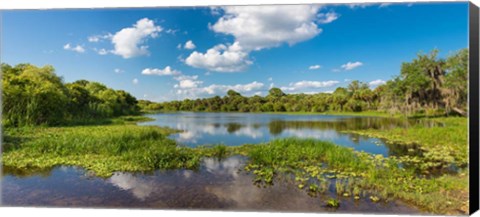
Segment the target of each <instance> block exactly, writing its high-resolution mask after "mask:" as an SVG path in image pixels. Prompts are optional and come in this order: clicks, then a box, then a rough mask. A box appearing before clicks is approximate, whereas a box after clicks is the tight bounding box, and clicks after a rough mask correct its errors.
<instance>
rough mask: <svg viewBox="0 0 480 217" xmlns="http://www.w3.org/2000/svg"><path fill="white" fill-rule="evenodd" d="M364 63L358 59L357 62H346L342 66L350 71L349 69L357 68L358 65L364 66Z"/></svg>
mask: <svg viewBox="0 0 480 217" xmlns="http://www.w3.org/2000/svg"><path fill="white" fill-rule="evenodd" d="M362 65H363V63H362V62H358V61H357V62H348V63H345V64H343V65H342V66H341V67H342V69H344V70H347V71H349V70H352V69H355V68H357V67H360V66H362Z"/></svg>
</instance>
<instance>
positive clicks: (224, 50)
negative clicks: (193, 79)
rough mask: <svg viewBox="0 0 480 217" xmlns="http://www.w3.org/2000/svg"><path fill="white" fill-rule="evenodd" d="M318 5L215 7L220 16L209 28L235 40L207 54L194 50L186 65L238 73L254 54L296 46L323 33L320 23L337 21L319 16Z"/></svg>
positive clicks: (208, 51)
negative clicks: (270, 49) (268, 49)
mask: <svg viewBox="0 0 480 217" xmlns="http://www.w3.org/2000/svg"><path fill="white" fill-rule="evenodd" d="M320 9H321V7H320V6H319V5H268V6H225V7H213V8H211V10H212V13H215V14H216V15H221V16H220V18H219V19H218V20H217V21H216V22H215V23H214V24H209V26H210V29H211V30H213V31H214V32H216V33H223V34H226V35H231V36H233V37H234V41H233V43H232V44H231V45H228V44H227V45H225V44H219V45H216V46H214V47H213V48H210V49H209V50H207V51H206V52H205V53H201V52H197V51H194V52H193V53H191V54H190V56H189V57H188V58H187V59H186V61H185V63H186V64H187V65H190V66H192V67H196V68H204V69H208V70H211V71H216V72H239V71H243V70H245V69H246V68H247V67H248V66H249V65H251V64H252V63H253V62H252V61H251V60H250V59H249V54H250V52H252V51H258V50H262V49H266V48H273V47H278V46H281V45H283V44H288V45H290V46H293V45H294V44H297V43H299V42H302V41H306V40H309V39H311V38H313V37H315V36H317V35H318V34H320V33H321V32H322V29H320V28H319V27H318V23H329V22H332V21H334V20H335V19H337V18H338V15H337V14H336V13H334V12H329V13H325V14H320V15H319V14H318V12H319V10H320Z"/></svg>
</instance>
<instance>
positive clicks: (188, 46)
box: [183, 40, 197, 50]
mask: <svg viewBox="0 0 480 217" xmlns="http://www.w3.org/2000/svg"><path fill="white" fill-rule="evenodd" d="M183 47H184V48H185V49H188V50H193V49H195V48H196V47H197V46H195V44H194V43H193V41H192V40H189V41H187V42H185V45H184V46H183Z"/></svg>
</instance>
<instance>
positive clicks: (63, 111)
mask: <svg viewBox="0 0 480 217" xmlns="http://www.w3.org/2000/svg"><path fill="white" fill-rule="evenodd" d="M437 53H438V51H437V50H433V51H432V52H431V53H430V54H419V55H418V56H417V58H415V59H414V60H412V61H411V62H406V63H403V64H402V67H401V71H400V75H398V76H396V77H395V78H393V79H392V80H389V81H387V82H386V84H383V85H380V86H378V87H377V88H375V89H374V90H372V89H370V87H369V86H368V84H366V83H363V82H360V81H352V82H351V83H350V84H349V85H348V87H338V88H337V89H336V90H335V91H334V92H333V93H318V94H312V95H308V94H285V93H284V92H283V91H282V90H281V89H279V88H272V89H270V90H269V92H268V95H267V96H265V97H262V96H252V97H245V96H242V95H241V94H240V93H238V92H235V91H233V90H229V91H228V92H227V95H226V96H224V97H220V96H215V97H211V98H204V99H195V100H191V99H186V100H183V101H171V102H162V103H155V102H150V101H146V100H139V101H137V99H136V98H135V97H133V96H132V95H131V94H129V93H128V92H126V91H123V90H113V89H111V88H108V87H106V86H105V85H103V84H101V83H98V82H92V81H86V80H79V81H75V82H72V83H64V82H63V80H62V78H61V77H59V76H57V75H56V74H55V72H54V71H55V70H54V68H53V67H52V66H44V67H37V66H34V65H31V64H19V65H16V66H14V67H12V66H10V65H8V64H2V66H1V70H2V75H3V76H2V85H3V87H2V109H3V114H2V124H3V125H4V126H28V125H42V124H44V125H58V124H63V123H68V122H74V121H79V120H80V121H81V120H89V119H99V118H111V117H117V116H122V115H133V114H139V113H140V111H141V110H143V111H160V112H171V111H207V112H327V111H338V112H342V111H349V112H352V111H353V112H360V111H369V110H370V111H387V112H392V113H403V114H417V113H420V114H429V113H430V114H451V113H456V114H460V115H466V113H467V112H466V109H467V99H468V93H467V91H468V88H467V83H468V71H467V68H468V50H467V49H463V50H460V51H459V52H457V53H455V54H453V55H451V56H449V57H448V58H446V59H440V58H438V57H437Z"/></svg>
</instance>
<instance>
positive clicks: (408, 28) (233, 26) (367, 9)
mask: <svg viewBox="0 0 480 217" xmlns="http://www.w3.org/2000/svg"><path fill="white" fill-rule="evenodd" d="M467 12H468V4H467V3H458V2H457V3H415V4H407V3H404V4H386V5H380V4H368V5H366V4H363V5H352V4H350V5H333V4H327V5H297V6H255V7H252V6H243V7H217V8H206V7H202V8H193V7H191V8H144V9H83V10H71V9H70V10H25V11H22V10H18V11H2V21H3V30H2V48H1V49H2V62H5V63H8V64H11V65H15V64H18V63H25V62H28V63H32V64H35V65H40V66H43V65H46V64H49V65H53V66H54V67H55V69H56V73H57V74H58V75H60V76H62V77H63V78H64V80H65V81H66V82H72V81H75V80H78V79H87V80H92V81H98V82H101V83H104V84H106V85H107V86H110V87H112V88H114V89H123V90H126V91H128V92H130V93H132V94H133V95H134V96H136V97H137V98H139V99H148V100H153V101H165V100H176V99H184V98H198V97H210V96H214V95H221V96H222V95H224V94H225V92H226V91H227V90H228V89H234V90H236V91H238V92H240V93H242V94H243V95H247V96H251V95H254V94H259V95H265V94H266V93H267V91H268V89H269V88H270V87H272V86H275V87H279V88H282V89H283V90H284V91H285V92H287V93H301V92H303V93H315V92H329V91H333V90H334V89H335V88H337V87H339V86H346V85H347V84H348V83H349V81H351V80H360V81H363V82H367V83H370V84H371V87H372V88H374V87H375V86H376V85H378V84H381V83H383V82H384V81H386V80H389V79H391V78H392V77H394V76H395V75H398V74H399V72H400V66H401V63H402V62H405V61H410V60H412V59H413V58H415V56H416V55H417V53H419V52H421V51H423V52H429V51H431V50H432V49H434V48H438V49H439V50H440V56H442V57H446V56H448V55H449V54H452V53H453V52H455V51H457V50H459V49H462V48H466V47H468V40H467V39H468V26H467V25H468V18H467V15H468V13H467ZM189 41H190V42H189Z"/></svg>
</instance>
